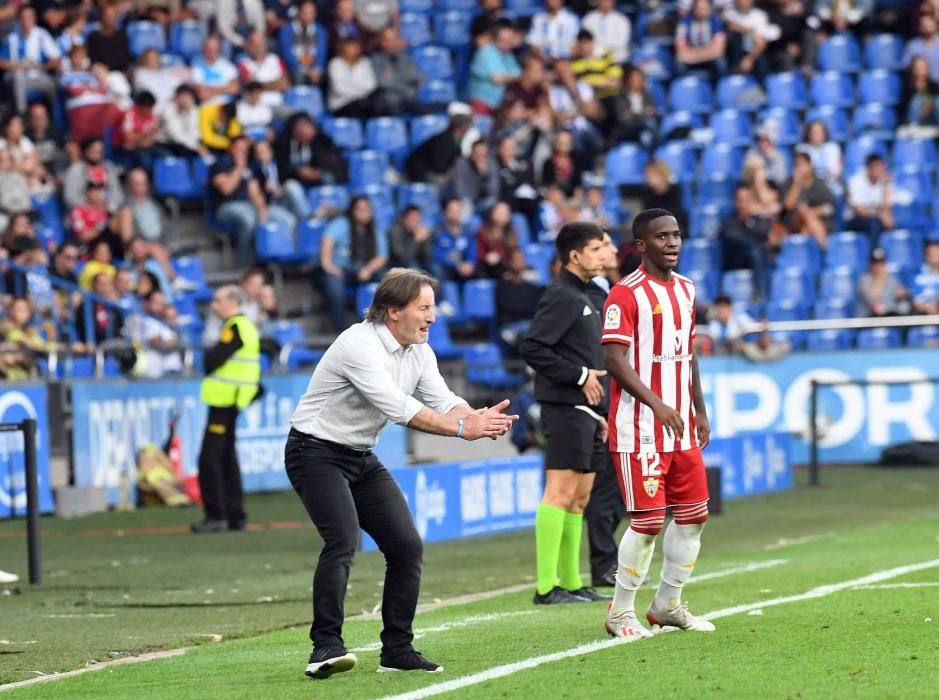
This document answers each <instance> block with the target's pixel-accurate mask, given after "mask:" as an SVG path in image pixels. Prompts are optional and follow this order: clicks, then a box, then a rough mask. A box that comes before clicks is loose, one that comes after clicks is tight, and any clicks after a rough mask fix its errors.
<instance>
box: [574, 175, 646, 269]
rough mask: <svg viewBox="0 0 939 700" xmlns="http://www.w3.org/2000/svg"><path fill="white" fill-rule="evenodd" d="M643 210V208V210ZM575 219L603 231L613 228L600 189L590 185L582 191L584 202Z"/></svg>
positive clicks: (612, 222) (612, 221)
mask: <svg viewBox="0 0 939 700" xmlns="http://www.w3.org/2000/svg"><path fill="white" fill-rule="evenodd" d="M645 208H646V207H643V209H645ZM577 218H579V219H581V220H582V221H589V222H591V223H594V224H596V225H597V226H599V227H600V228H602V229H603V230H604V231H609V230H610V229H612V228H614V227H615V225H616V219H615V217H614V216H613V213H612V212H611V211H610V210H609V209H608V208H607V206H606V204H605V203H604V201H603V188H602V187H600V186H599V185H590V186H589V187H587V188H586V189H585V190H584V202H583V205H582V206H581V207H580V212H579V214H578V217H577ZM611 245H612V244H611ZM614 260H615V258H614Z"/></svg>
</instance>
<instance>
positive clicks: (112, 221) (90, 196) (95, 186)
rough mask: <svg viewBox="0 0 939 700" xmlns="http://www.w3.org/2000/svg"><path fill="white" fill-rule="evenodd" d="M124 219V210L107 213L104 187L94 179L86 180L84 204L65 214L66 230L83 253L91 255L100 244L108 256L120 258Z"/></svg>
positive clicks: (121, 254)
mask: <svg viewBox="0 0 939 700" xmlns="http://www.w3.org/2000/svg"><path fill="white" fill-rule="evenodd" d="M125 220H126V216H125V210H124V209H120V210H118V211H117V212H115V213H114V214H113V215H111V214H110V213H109V212H108V206H107V194H106V192H105V189H104V187H103V186H102V185H101V183H100V182H98V181H96V180H89V181H88V184H87V186H86V189H85V201H83V202H82V203H81V204H79V205H78V206H77V207H73V208H72V211H71V212H70V214H69V231H70V232H71V234H72V240H74V241H75V242H76V243H77V244H78V246H79V247H80V248H81V249H83V250H84V251H85V252H92V250H93V248H94V246H95V245H96V243H98V242H99V241H103V242H104V243H105V244H106V245H108V248H109V250H110V252H111V257H113V258H118V259H120V258H122V257H123V255H124V245H123V244H124V237H123V236H122V235H121V233H126V232H125V231H122V229H124V228H125V224H126V221H125Z"/></svg>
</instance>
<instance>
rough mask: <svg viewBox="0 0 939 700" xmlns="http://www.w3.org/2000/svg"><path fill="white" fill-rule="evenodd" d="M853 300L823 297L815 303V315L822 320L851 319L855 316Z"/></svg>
mask: <svg viewBox="0 0 939 700" xmlns="http://www.w3.org/2000/svg"><path fill="white" fill-rule="evenodd" d="M854 303H855V300H854V299H853V298H850V299H846V298H843V297H842V298H838V297H824V296H823V297H821V298H819V300H818V301H816V302H815V309H814V312H813V315H814V316H815V318H817V319H820V320H831V319H837V318H850V317H851V316H853V315H854Z"/></svg>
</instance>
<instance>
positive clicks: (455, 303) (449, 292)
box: [437, 280, 466, 323]
mask: <svg viewBox="0 0 939 700" xmlns="http://www.w3.org/2000/svg"><path fill="white" fill-rule="evenodd" d="M444 312H446V314H445V313H444ZM437 313H438V314H439V315H446V316H447V318H448V319H449V321H450V323H460V322H462V321H464V320H466V319H465V314H464V312H463V295H462V294H461V293H460V285H459V283H458V282H454V281H453V280H444V281H443V282H441V283H440V296H439V297H438V298H437Z"/></svg>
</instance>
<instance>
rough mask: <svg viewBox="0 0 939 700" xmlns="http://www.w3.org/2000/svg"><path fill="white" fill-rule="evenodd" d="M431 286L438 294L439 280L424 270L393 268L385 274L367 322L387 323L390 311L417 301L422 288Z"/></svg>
mask: <svg viewBox="0 0 939 700" xmlns="http://www.w3.org/2000/svg"><path fill="white" fill-rule="evenodd" d="M424 285H429V286H430V288H431V289H433V290H434V294H437V290H438V289H439V286H440V285H439V284H438V283H437V280H436V279H434V278H433V277H431V276H430V275H428V274H427V273H426V272H424V271H423V270H411V269H409V268H406V267H393V268H391V269H390V270H388V272H387V273H386V274H385V276H384V278H383V279H382V281H381V283H380V284H379V285H378V289H377V290H375V298H374V299H373V300H372V304H371V306H369V307H368V313H366V314H365V320H366V321H371V322H372V323H375V322H378V321H385V320H386V319H387V318H388V309H401V308H404V307H405V306H407V305H408V304H410V303H411V302H412V301H414V300H415V299H417V297H418V295H419V294H420V293H421V287H423V286H424Z"/></svg>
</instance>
